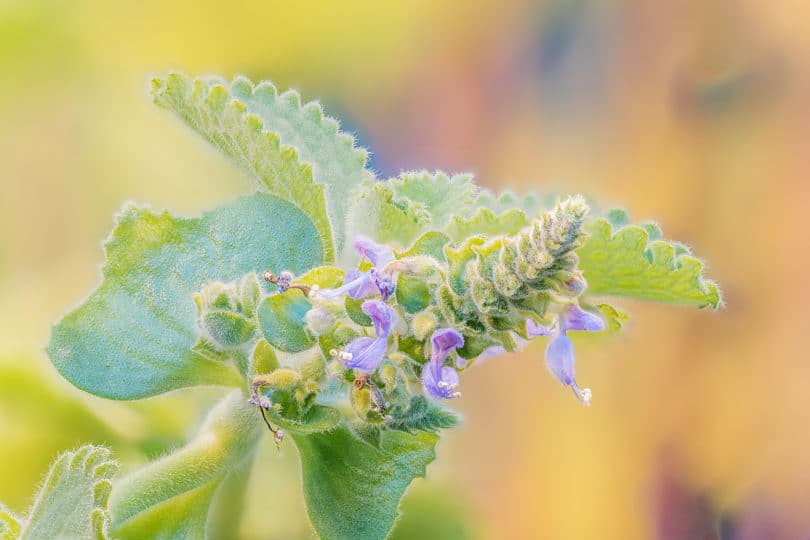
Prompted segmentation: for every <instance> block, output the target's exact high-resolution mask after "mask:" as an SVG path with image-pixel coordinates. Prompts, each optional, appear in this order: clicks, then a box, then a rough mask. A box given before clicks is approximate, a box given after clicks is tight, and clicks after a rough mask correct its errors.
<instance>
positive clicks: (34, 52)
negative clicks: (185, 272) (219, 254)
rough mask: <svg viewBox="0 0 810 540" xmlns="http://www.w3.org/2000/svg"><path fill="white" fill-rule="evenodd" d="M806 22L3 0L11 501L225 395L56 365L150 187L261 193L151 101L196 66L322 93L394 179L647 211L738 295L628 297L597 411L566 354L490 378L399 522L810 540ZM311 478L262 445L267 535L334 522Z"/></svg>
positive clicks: (598, 12)
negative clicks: (575, 393) (465, 176)
mask: <svg viewBox="0 0 810 540" xmlns="http://www.w3.org/2000/svg"><path fill="white" fill-rule="evenodd" d="M808 21H810V6H809V5H808V4H806V3H804V2H799V1H792V0H784V1H781V2H767V1H756V0H712V1H701V0H686V1H682V2H662V1H659V0H615V1H586V0H573V1H567V2H565V1H553V0H552V1H548V2H544V3H542V4H536V3H525V4H524V3H521V2H510V3H505V2H500V1H492V2H486V1H475V0H466V1H464V2H427V1H423V0H410V1H402V2H399V1H396V2H395V1H384V2H380V1H374V0H368V1H363V2H353V1H347V0H343V1H338V2H310V1H303V0H299V1H297V2H292V1H288V2H276V1H261V2H242V1H234V0H230V1H227V2H226V1H219V2H212V1H207V0H204V1H200V0H197V1H193V2H192V1H185V0H184V1H178V2H154V1H139V2H133V1H126V2H111V1H97V2H91V1H86V2H85V1H83V2H79V1H67V0H65V1H53V2H48V1H40V0H22V1H15V0H11V1H9V0H2V1H0V68H2V69H0V179H2V191H0V501H4V502H5V503H6V504H8V505H9V506H10V507H11V508H12V509H14V510H16V511H18V512H22V511H24V510H25V509H26V507H27V506H28V505H29V504H30V502H31V497H32V495H33V493H34V489H35V486H36V485H37V484H38V482H39V481H40V479H41V478H42V475H43V474H44V473H45V472H46V470H47V466H48V463H49V462H50V461H51V460H52V459H53V458H54V457H55V455H56V454H57V453H58V452H59V451H60V450H64V449H67V448H70V447H73V446H76V445H78V444H79V443H80V442H82V441H91V442H97V443H106V444H110V445H112V447H113V448H114V450H115V451H116V455H117V456H118V457H119V459H121V460H122V462H123V464H124V467H125V469H129V468H131V467H134V466H136V465H138V464H139V463H143V462H144V461H145V460H146V459H148V458H150V457H154V456H156V455H160V454H162V453H164V452H166V451H168V449H170V448H172V447H174V446H176V445H178V444H180V443H181V441H182V440H183V439H184V438H185V437H186V436H188V435H189V434H190V433H193V431H194V428H195V426H196V425H198V422H199V421H200V418H201V414H202V413H201V411H203V410H204V409H205V407H206V406H207V404H208V403H210V402H211V401H212V400H214V399H216V397H217V396H218V395H219V394H220V393H221V392H219V391H218V390H213V389H206V390H190V391H183V392H176V393H174V394H172V395H170V396H164V397H161V398H156V399H151V400H147V401H143V402H139V403H133V404H125V403H114V402H108V401H105V400H101V399H97V398H93V397H91V396H88V395H85V394H83V393H81V392H80V391H78V390H76V389H73V388H72V387H71V386H70V385H69V384H67V383H66V382H64V381H61V380H60V379H59V376H58V375H57V373H56V371H55V370H54V369H53V368H52V367H51V365H50V363H49V362H48V360H47V358H46V357H45V355H44V353H43V347H44V344H45V343H46V342H47V339H48V333H49V325H50V323H51V322H53V321H54V320H56V319H57V318H58V317H59V316H60V314H62V313H64V312H65V311H66V309H68V308H69V307H71V306H74V305H76V304H77V303H78V302H79V301H80V300H81V299H82V298H83V296H84V295H85V294H87V293H88V292H89V291H90V290H91V289H92V288H93V287H94V286H95V285H96V284H97V283H98V281H99V279H100V272H99V266H100V264H101V262H102V259H103V256H102V251H101V240H102V239H103V238H104V237H105V236H106V234H107V233H108V232H109V230H110V229H111V226H112V217H113V215H114V213H115V212H116V211H117V210H118V209H119V208H120V207H121V206H122V204H123V203H124V201H127V200H134V201H137V202H141V203H149V204H151V205H152V206H153V207H155V208H164V207H165V208H169V209H171V210H172V211H174V212H177V213H181V214H188V215H194V214H197V213H199V212H200V211H202V210H203V209H206V208H209V207H211V206H213V205H215V204H218V203H220V202H224V201H226V200H229V199H231V198H233V197H235V196H237V195H238V194H240V193H245V192H248V191H250V190H251V189H252V184H251V181H250V180H249V179H247V178H246V177H244V176H243V175H242V174H241V173H240V172H239V171H238V170H236V168H235V167H233V166H232V165H231V164H230V163H229V162H228V161H227V160H226V159H225V158H223V157H221V156H220V155H219V154H217V153H216V152H215V151H214V150H212V149H209V148H208V147H207V146H206V144H204V143H203V142H202V141H200V140H197V139H196V138H195V136H193V135H192V133H191V131H190V130H188V129H187V128H185V127H184V126H183V125H181V122H180V121H178V120H177V119H176V118H174V117H173V116H171V115H170V114H168V113H166V112H165V111H162V110H160V109H158V108H156V107H155V106H153V105H152V104H151V103H150V100H149V98H148V94H147V88H148V84H147V81H148V78H149V75H150V74H153V73H163V72H165V71H167V70H170V69H180V70H183V71H185V72H187V73H189V74H192V75H196V74H209V73H218V74H223V75H225V76H227V77H231V76H233V75H235V74H245V75H247V76H249V77H251V78H252V79H254V80H261V79H272V80H273V81H275V82H276V83H277V85H278V86H279V87H280V88H282V89H283V88H287V87H294V88H297V89H298V90H300V91H301V92H302V94H303V96H304V98H305V99H315V98H319V99H320V100H321V101H322V102H323V103H324V106H325V107H326V109H327V111H328V112H329V113H330V114H331V115H333V116H336V117H338V118H340V119H341V120H342V121H343V125H344V126H345V128H346V129H347V130H350V131H354V132H356V133H357V134H358V137H359V138H360V140H361V143H362V144H363V145H365V146H367V147H369V148H370V149H371V150H372V151H373V156H372V159H373V165H374V167H375V168H376V170H377V171H379V172H380V173H381V176H386V175H393V174H396V173H397V172H399V171H400V170H401V169H403V168H404V169H414V168H419V169H421V168H428V169H443V170H446V171H448V172H460V171H469V172H473V173H475V175H476V177H477V179H478V181H479V183H481V184H482V185H485V186H488V187H490V188H496V189H497V188H502V187H511V188H513V189H516V190H519V191H522V190H526V189H530V188H531V189H535V190H538V191H540V192H549V191H555V192H571V193H573V192H581V193H584V194H586V195H589V196H593V197H594V198H596V199H597V200H599V201H601V202H602V204H603V205H604V206H606V207H608V206H612V205H622V206H624V207H625V208H627V209H628V210H629V211H630V212H631V214H632V215H633V216H635V217H636V218H638V219H648V218H652V219H655V220H657V221H658V222H659V223H660V224H661V225H662V227H663V229H664V232H665V234H666V235H667V236H668V237H671V238H675V239H678V240H682V241H684V242H686V243H688V244H690V245H691V246H692V247H693V248H694V250H695V251H696V253H697V254H698V256H701V257H705V258H706V259H707V260H708V261H709V264H708V272H709V275H710V277H712V278H713V279H716V280H717V281H719V282H720V284H721V285H722V286H723V289H724V292H725V296H726V302H727V308H726V309H725V310H722V311H720V312H717V313H712V312H709V311H698V310H693V309H686V308H677V307H668V306H659V305H651V304H644V303H639V302H630V301H623V302H620V305H621V306H622V307H624V308H625V309H626V310H628V311H629V312H630V314H631V321H630V323H629V324H628V325H627V327H626V331H625V332H624V333H623V334H622V335H620V336H613V337H604V338H603V337H582V338H580V339H579V342H578V343H577V352H578V365H577V367H578V378H579V379H580V381H581V382H582V383H583V384H585V385H587V386H590V387H592V388H593V390H594V404H593V406H592V407H591V408H583V407H582V406H581V405H580V404H579V403H578V402H577V401H576V400H575V399H573V397H572V396H571V395H570V392H567V391H565V389H564V388H562V386H561V385H560V384H559V383H558V382H557V381H555V380H554V379H553V378H552V377H551V376H549V375H548V374H547V373H546V371H545V368H544V366H543V360H542V357H543V344H539V343H538V344H535V345H533V346H531V347H529V348H528V349H527V350H526V351H524V352H523V353H520V354H515V355H508V356H504V357H501V358H498V359H496V360H494V361H489V362H487V363H484V364H483V365H481V366H480V367H477V368H476V369H474V370H472V371H470V372H469V373H467V374H466V376H465V379H464V380H463V381H462V384H463V387H464V388H463V390H464V397H463V398H462V399H460V400H458V401H456V402H454V403H453V404H452V405H454V406H456V407H457V408H458V409H460V410H461V411H462V412H463V413H464V415H465V423H464V425H463V426H462V427H461V428H459V429H456V430H454V431H451V432H449V433H447V434H446V435H445V436H444V437H443V440H442V442H441V443H440V445H439V447H438V459H437V461H436V462H435V463H434V464H433V465H431V466H430V468H429V469H428V479H427V480H426V481H424V480H418V481H417V482H416V483H415V485H414V489H413V490H412V492H411V493H409V495H408V496H407V497H406V500H405V503H404V505H405V506H404V508H405V517H404V518H403V520H402V523H401V524H400V529H399V531H398V532H397V534H398V538H420V539H430V538H480V539H490V538H491V539H522V538H552V539H555V538H561V539H568V538H575V539H578V538H616V539H636V538H660V539H664V540H676V539H682V538H683V539H685V538H715V537H717V536H716V535H717V532H716V531H717V529H716V528H715V525H714V524H716V523H717V522H718V520H719V521H721V522H722V523H724V525H723V527H722V529H723V530H724V531H727V532H728V531H731V530H735V531H737V533H736V534H737V536H734V538H749V537H750V538H800V537H801V535H802V534H805V535H806V534H808V533H810V497H808V492H809V491H810V466H809V465H808V456H810V432H808V420H810V391H808V388H807V386H808V385H807V381H808V379H809V378H810V353H808V345H807V339H808V337H809V336H810V317H808V314H807V306H808V303H810V289H808V286H807V276H808V274H809V273H810V250H808V248H810V234H809V233H810V218H809V217H808V215H810V69H808V67H810V66H808V64H810V22H808ZM299 474H300V473H299V471H298V465H297V456H296V452H295V449H294V446H293V445H291V444H288V445H284V447H283V449H282V450H281V452H280V453H279V452H276V450H275V448H273V447H272V444H271V443H270V442H269V441H265V442H264V444H263V446H262V450H261V452H260V456H259V465H258V466H257V467H256V468H255V469H254V471H253V475H252V477H251V480H250V491H249V495H248V499H247V502H246V503H245V504H246V510H245V515H244V516H243V517H242V520H241V526H240V532H241V537H243V538H256V539H260V538H274V539H290V538H292V539H295V538H310V537H312V536H313V533H312V532H311V531H310V529H309V526H308V525H307V522H306V517H305V513H304V505H303V498H302V494H301V491H300V489H301V488H300V484H299V480H298V475H299ZM338 519H339V518H338ZM712 530H714V532H712ZM746 531H754V533H752V534H753V536H750V535H749V536H744V533H746ZM757 531H760V532H759V533H757ZM761 531H764V532H761Z"/></svg>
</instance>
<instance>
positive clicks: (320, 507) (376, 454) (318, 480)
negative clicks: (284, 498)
mask: <svg viewBox="0 0 810 540" xmlns="http://www.w3.org/2000/svg"><path fill="white" fill-rule="evenodd" d="M294 438H295V442H296V445H297V446H298V452H299V454H300V455H301V469H302V471H303V479H304V497H305V499H306V502H307V508H308V510H309V517H310V520H311V521H312V525H313V526H314V527H315V531H316V532H317V533H318V535H320V537H321V538H329V539H330V540H349V539H351V540H377V539H379V540H381V539H383V538H385V537H386V536H387V535H388V533H389V531H390V530H391V527H392V526H393V524H394V520H395V519H396V517H397V508H398V506H399V501H400V499H401V498H402V495H403V494H404V493H405V489H406V488H407V487H408V485H409V484H410V483H411V482H412V481H413V479H414V478H416V477H418V476H424V474H425V468H426V467H427V465H428V464H429V463H430V462H431V461H433V459H435V452H434V447H435V445H436V442H437V441H438V439H439V436H438V435H436V434H434V433H428V432H424V431H422V432H418V433H417V434H415V435H410V434H408V433H403V432H400V431H387V432H384V433H382V437H381V440H380V446H379V448H375V447H374V446H373V445H371V444H369V443H368V442H366V441H362V440H361V439H359V438H356V437H355V436H354V435H353V434H352V432H351V430H350V428H348V427H347V426H346V425H345V424H341V425H340V426H338V427H337V428H336V429H333V430H332V431H330V432H328V433H324V434H315V435H295V436H294Z"/></svg>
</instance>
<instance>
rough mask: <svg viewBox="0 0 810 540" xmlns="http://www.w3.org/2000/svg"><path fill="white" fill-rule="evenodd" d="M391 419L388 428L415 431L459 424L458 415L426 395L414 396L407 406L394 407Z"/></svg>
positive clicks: (387, 424) (435, 429) (433, 430)
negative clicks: (430, 399)
mask: <svg viewBox="0 0 810 540" xmlns="http://www.w3.org/2000/svg"><path fill="white" fill-rule="evenodd" d="M390 416H391V419H390V420H388V421H386V423H385V427H386V429H393V430H397V431H405V432H407V433H415V432H417V431H430V432H436V431H438V430H440V429H447V428H451V427H455V426H457V425H458V421H459V420H458V416H456V414H455V413H453V412H452V411H450V410H448V409H445V408H444V407H442V406H441V405H439V404H438V403H435V402H433V401H429V400H428V399H427V398H426V397H425V396H413V397H411V401H410V403H408V406H407V407H400V406H397V407H394V408H393V409H392V410H391V412H390Z"/></svg>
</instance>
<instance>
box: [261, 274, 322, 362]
mask: <svg viewBox="0 0 810 540" xmlns="http://www.w3.org/2000/svg"><path fill="white" fill-rule="evenodd" d="M310 309H312V303H311V302H310V301H309V300H307V299H306V297H305V296H304V295H303V293H302V292H301V291H300V290H298V289H290V290H288V291H287V292H285V293H281V294H274V295H272V296H268V297H267V298H265V299H264V300H262V302H261V304H259V326H260V328H261V329H262V334H263V335H264V339H266V340H267V341H268V342H269V343H270V344H271V345H273V346H274V347H276V348H277V349H280V350H282V351H286V352H292V353H294V352H301V351H305V350H307V349H309V348H310V347H312V346H313V345H314V344H315V342H314V340H313V339H312V338H311V337H310V336H309V335H307V333H306V331H305V330H304V316H305V315H306V314H307V311H309V310H310Z"/></svg>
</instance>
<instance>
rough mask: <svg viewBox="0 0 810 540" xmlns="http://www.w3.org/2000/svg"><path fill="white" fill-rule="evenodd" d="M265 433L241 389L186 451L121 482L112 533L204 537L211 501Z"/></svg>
mask: <svg viewBox="0 0 810 540" xmlns="http://www.w3.org/2000/svg"><path fill="white" fill-rule="evenodd" d="M264 431H266V428H265V427H264V424H263V423H262V420H261V417H260V416H259V413H258V412H257V411H256V409H255V407H253V406H251V405H250V404H249V403H248V402H247V399H246V398H245V397H244V395H242V393H241V392H240V391H238V390H235V391H233V392H231V393H230V394H229V395H228V396H227V397H225V398H224V399H223V400H222V401H221V402H220V403H219V404H218V405H217V406H216V407H215V408H214V409H213V410H212V411H211V412H210V413H209V415H208V418H207V419H206V420H205V423H204V424H203V426H202V427H201V428H200V431H199V432H198V433H197V435H196V436H195V437H194V439H192V440H191V441H190V442H189V443H188V444H187V445H186V446H184V447H182V448H180V449H179V450H177V451H175V452H174V453H172V454H169V455H168V456H165V457H163V458H161V459H159V460H157V461H153V462H151V463H149V464H148V465H146V466H145V467H143V468H141V469H138V470H137V471H135V472H134V473H132V474H131V475H129V476H127V477H125V478H123V479H121V480H119V481H117V482H116V483H115V485H114V486H113V490H112V493H111V495H110V504H109V506H110V514H111V518H112V520H111V524H110V531H111V533H112V535H113V536H114V537H115V538H117V539H120V540H126V539H130V538H131V539H135V540H138V539H143V538H205V537H206V530H205V527H206V521H207V516H208V510H209V507H210V505H211V500H212V498H213V496H214V493H215V492H216V490H217V488H218V487H219V486H220V484H221V483H222V482H223V481H224V480H225V479H226V478H227V477H228V475H229V474H231V472H234V471H235V472H236V473H237V474H238V472H239V471H240V470H241V468H242V467H243V466H246V461H248V460H249V459H251V458H252V456H253V453H254V450H255V447H256V444H257V442H258V440H259V437H260V436H261V435H262V433H264Z"/></svg>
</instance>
